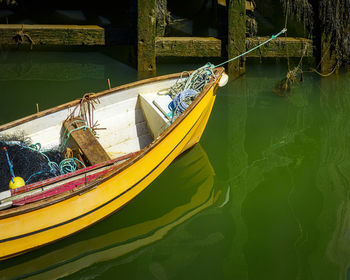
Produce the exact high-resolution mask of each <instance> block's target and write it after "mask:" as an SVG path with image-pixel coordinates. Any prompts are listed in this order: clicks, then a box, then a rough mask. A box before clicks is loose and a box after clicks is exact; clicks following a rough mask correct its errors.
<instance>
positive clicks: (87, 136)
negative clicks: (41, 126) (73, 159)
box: [63, 119, 110, 165]
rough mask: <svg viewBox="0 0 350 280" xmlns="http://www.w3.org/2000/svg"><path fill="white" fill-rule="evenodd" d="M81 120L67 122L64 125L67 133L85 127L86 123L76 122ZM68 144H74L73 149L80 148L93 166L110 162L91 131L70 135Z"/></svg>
mask: <svg viewBox="0 0 350 280" xmlns="http://www.w3.org/2000/svg"><path fill="white" fill-rule="evenodd" d="M77 120H79V119H71V120H66V121H64V123H63V128H64V129H65V131H73V130H74V129H77V128H80V127H83V126H84V122H83V121H82V122H75V123H74V121H77ZM68 143H72V146H71V148H75V147H78V148H79V149H80V150H81V151H82V153H83V157H84V159H85V160H86V161H88V163H90V164H91V165H95V164H99V163H101V162H105V161H108V160H110V157H109V156H108V154H107V152H106V151H105V149H104V148H103V147H102V146H101V144H100V142H98V140H97V139H96V137H95V135H94V134H93V133H92V132H91V131H90V130H89V129H84V128H83V129H79V130H76V131H73V132H72V133H71V134H70V138H69V141H68Z"/></svg>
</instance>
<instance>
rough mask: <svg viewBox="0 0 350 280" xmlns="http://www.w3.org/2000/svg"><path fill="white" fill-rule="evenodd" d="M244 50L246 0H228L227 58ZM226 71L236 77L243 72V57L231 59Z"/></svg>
mask: <svg viewBox="0 0 350 280" xmlns="http://www.w3.org/2000/svg"><path fill="white" fill-rule="evenodd" d="M245 50H246V1H245V0H229V5H228V43H227V51H228V59H231V58H233V57H235V56H237V55H239V54H241V53H243V52H245ZM228 73H229V75H230V76H231V77H233V78H237V77H239V76H240V75H242V74H244V73H245V58H240V59H237V60H235V61H232V62H230V63H229V65H228Z"/></svg>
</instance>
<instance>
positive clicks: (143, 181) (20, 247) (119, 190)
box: [0, 84, 217, 260]
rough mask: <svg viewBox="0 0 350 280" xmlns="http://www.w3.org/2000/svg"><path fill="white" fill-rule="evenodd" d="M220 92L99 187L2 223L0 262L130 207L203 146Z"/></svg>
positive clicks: (213, 92)
mask: <svg viewBox="0 0 350 280" xmlns="http://www.w3.org/2000/svg"><path fill="white" fill-rule="evenodd" d="M216 90H217V85H216V84H215V85H213V86H212V87H211V88H210V89H209V90H208V92H207V93H206V94H205V95H204V96H203V97H202V98H201V99H200V101H199V102H198V103H197V104H196V106H195V107H193V108H192V110H191V111H190V112H189V113H188V114H187V115H186V116H185V117H184V118H183V119H182V120H181V122H179V123H177V124H176V125H175V124H174V125H175V127H174V128H173V129H171V130H170V132H169V133H168V134H167V135H166V136H165V137H164V139H162V141H158V143H157V144H156V145H154V146H153V147H152V148H151V149H149V150H148V151H147V152H146V153H145V154H144V155H143V156H142V157H139V158H138V159H137V160H136V161H135V162H133V164H132V165H129V166H127V168H125V169H124V170H122V171H121V172H119V173H117V174H116V175H115V176H112V177H110V178H109V179H108V180H105V181H103V182H102V183H100V184H99V185H97V187H95V188H93V189H91V190H89V191H88V192H85V193H82V194H79V195H74V196H72V197H70V198H67V199H65V200H62V201H59V202H56V203H53V204H51V205H48V206H45V207H43V208H40V209H37V210H34V211H30V212H27V213H22V214H20V215H15V216H12V217H8V218H3V219H0V260H2V259H6V258H10V257H13V256H15V255H18V254H22V253H24V252H27V251H29V250H32V249H34V248H37V247H40V246H43V245H45V244H48V243H51V242H54V241H56V240H59V239H61V238H64V237H66V236H69V235H71V234H73V233H75V232H78V231H80V230H82V229H84V228H86V227H88V226H90V225H92V224H94V223H96V222H97V221H99V220H101V219H103V218H105V217H107V216H108V215H110V214H112V213H113V212H115V211H117V210H118V209H120V208H121V207H123V206H124V205H125V204H126V203H128V202H129V201H131V200H132V199H133V198H134V197H135V196H136V195H138V194H139V193H140V192H141V191H143V190H144V189H145V188H146V187H147V186H148V185H149V184H150V183H151V182H152V181H153V180H154V179H155V178H157V176H158V175H159V174H161V173H162V172H163V170H164V169H165V168H166V167H167V166H168V165H169V164H170V163H171V162H172V161H173V160H174V159H175V158H176V157H177V156H178V155H179V154H181V153H182V152H183V151H185V150H187V149H188V148H190V147H191V146H193V145H194V144H196V143H197V142H198V141H199V140H200V138H201V135H202V133H203V131H204V128H205V126H206V124H207V121H208V118H209V116H210V113H211V110H212V107H213V104H214V101H215V96H216Z"/></svg>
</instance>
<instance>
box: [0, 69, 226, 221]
mask: <svg viewBox="0 0 350 280" xmlns="http://www.w3.org/2000/svg"><path fill="white" fill-rule="evenodd" d="M223 73H224V68H223V67H219V68H216V69H215V75H216V78H215V80H212V81H210V82H209V83H208V84H207V85H206V86H205V88H204V89H203V90H202V92H201V93H200V94H199V95H198V96H197V98H196V99H195V100H194V101H193V102H192V103H191V104H190V105H189V106H188V108H187V109H186V110H185V111H184V113H183V114H181V115H180V116H179V117H178V118H177V119H176V120H175V121H174V122H173V123H172V124H171V125H170V126H169V127H168V128H166V129H165V130H164V131H163V132H162V133H161V134H160V135H159V136H158V137H157V138H156V139H154V140H153V141H152V142H151V143H150V144H149V145H147V146H146V147H145V148H143V149H141V150H139V151H137V152H136V154H135V155H134V156H132V157H130V158H129V159H127V160H126V161H124V162H122V163H121V164H118V165H116V166H114V167H111V169H110V170H109V171H108V172H107V173H106V174H104V175H102V176H100V177H97V178H95V179H93V180H91V181H90V182H87V183H86V184H82V185H80V186H77V187H75V188H73V189H72V190H69V191H67V192H64V193H60V194H56V195H53V196H50V197H47V198H44V199H42V200H40V201H36V202H32V203H29V204H25V205H22V206H17V207H12V208H7V209H3V210H1V211H0V220H2V219H6V218H10V217H14V216H17V215H21V214H25V213H29V212H32V211H35V210H38V209H41V208H45V207H48V206H50V205H53V204H56V203H60V202H62V201H64V200H67V199H69V198H72V197H74V196H76V195H83V194H84V193H86V192H89V191H92V190H93V189H94V188H96V186H97V185H99V184H101V183H103V182H105V181H107V180H109V179H110V178H111V177H113V176H115V175H117V174H118V173H120V172H122V171H124V170H125V169H127V168H128V167H129V166H131V165H132V164H134V163H135V162H136V161H138V160H140V159H141V158H143V157H144V156H145V155H146V154H148V153H149V152H150V151H151V150H152V149H153V148H154V147H156V146H157V145H158V144H159V143H160V142H162V141H163V140H164V139H166V137H167V136H168V135H169V134H170V133H171V132H172V131H173V130H174V129H175V128H176V127H177V126H178V125H179V124H180V123H181V122H182V121H183V120H184V119H185V118H186V117H187V115H189V114H190V112H192V110H193V109H194V108H195V107H196V105H197V104H198V103H199V102H200V101H201V100H202V99H203V97H204V96H205V95H206V94H207V93H208V92H209V90H210V88H212V87H215V86H218V85H217V84H218V81H219V80H220V77H221V76H222V74H223ZM181 74H182V73H176V74H170V75H164V76H160V77H154V78H150V79H145V80H142V81H137V82H133V83H129V84H126V85H122V86H118V87H115V88H111V89H110V90H105V91H102V92H99V93H96V94H94V95H93V96H91V97H92V98H98V97H100V96H104V95H108V94H111V93H113V92H115V91H119V90H123V89H129V88H132V87H136V86H140V85H144V84H148V83H152V82H157V81H162V80H167V79H173V78H180V77H181ZM79 102H80V100H79V99H78V100H74V101H71V102H68V103H66V104H63V105H59V106H56V107H54V108H51V109H48V110H45V111H42V112H39V113H36V114H33V115H30V116H28V117H26V118H22V119H19V120H17V121H14V122H11V123H9V124H8V125H10V124H11V127H13V126H16V125H20V124H22V123H25V122H28V121H31V120H33V119H36V118H39V117H42V116H45V115H48V114H50V113H55V112H57V111H60V110H63V109H66V108H69V107H72V106H74V105H77V104H79ZM40 113H42V115H40ZM5 126H6V124H5ZM2 127H3V126H0V132H1V131H2ZM9 128H10V127H8V128H6V129H9ZM82 174H84V173H82ZM117 210H118V209H116V211H117ZM114 212H115V211H113V213H114Z"/></svg>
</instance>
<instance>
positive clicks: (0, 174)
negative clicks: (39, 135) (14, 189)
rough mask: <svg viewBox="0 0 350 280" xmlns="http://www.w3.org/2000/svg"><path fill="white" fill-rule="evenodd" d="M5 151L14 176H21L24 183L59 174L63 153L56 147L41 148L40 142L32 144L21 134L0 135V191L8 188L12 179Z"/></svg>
mask: <svg viewBox="0 0 350 280" xmlns="http://www.w3.org/2000/svg"><path fill="white" fill-rule="evenodd" d="M4 147H5V148H6V149H7V153H8V156H9V159H10V161H11V164H12V166H13V171H14V174H15V176H19V177H22V178H23V179H24V180H25V182H26V184H31V183H34V182H37V181H41V180H45V179H49V178H52V177H55V176H58V175H61V173H62V172H61V170H60V163H61V162H62V161H63V160H64V155H63V153H62V152H60V151H59V150H58V149H50V150H45V151H43V150H41V146H40V144H32V143H31V141H30V139H28V138H24V137H23V136H18V135H16V136H6V137H0V148H1V150H0V191H4V190H7V189H8V185H9V182H10V181H11V179H12V176H11V170H10V166H9V163H8V160H7V157H6V153H5V151H4V149H3V148H4Z"/></svg>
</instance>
